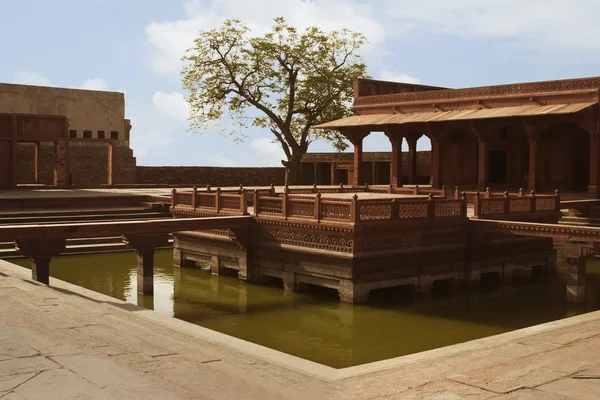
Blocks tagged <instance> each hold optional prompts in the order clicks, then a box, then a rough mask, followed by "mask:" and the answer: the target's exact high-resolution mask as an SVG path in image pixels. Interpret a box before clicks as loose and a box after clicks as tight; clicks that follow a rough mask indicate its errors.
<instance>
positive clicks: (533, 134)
mask: <svg viewBox="0 0 600 400" xmlns="http://www.w3.org/2000/svg"><path fill="white" fill-rule="evenodd" d="M520 126H521V129H523V132H525V134H526V135H527V137H528V138H529V139H530V140H535V139H537V138H538V137H540V135H541V134H542V133H543V132H544V131H545V130H546V129H548V128H549V127H550V124H549V123H548V122H542V121H539V120H529V119H523V120H522V121H521V124H520Z"/></svg>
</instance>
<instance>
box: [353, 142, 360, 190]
mask: <svg viewBox="0 0 600 400" xmlns="http://www.w3.org/2000/svg"><path fill="white" fill-rule="evenodd" d="M362 140H363V138H362V137H361V138H360V139H356V140H355V141H354V142H353V144H354V175H352V184H353V185H354V186H358V185H360V182H361V179H362V176H361V173H360V170H361V168H360V166H361V164H362Z"/></svg>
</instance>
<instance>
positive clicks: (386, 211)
mask: <svg viewBox="0 0 600 400" xmlns="http://www.w3.org/2000/svg"><path fill="white" fill-rule="evenodd" d="M386 219H388V220H389V219H392V205H391V204H390V203H387V204H360V207H359V220H361V221H374V220H386Z"/></svg>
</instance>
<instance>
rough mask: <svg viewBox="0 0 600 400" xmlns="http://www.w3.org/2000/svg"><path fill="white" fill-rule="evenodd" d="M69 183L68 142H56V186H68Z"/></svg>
mask: <svg viewBox="0 0 600 400" xmlns="http://www.w3.org/2000/svg"><path fill="white" fill-rule="evenodd" d="M68 183H69V166H68V155H67V142H64V141H61V142H54V184H55V185H56V186H66V185H67V184H68Z"/></svg>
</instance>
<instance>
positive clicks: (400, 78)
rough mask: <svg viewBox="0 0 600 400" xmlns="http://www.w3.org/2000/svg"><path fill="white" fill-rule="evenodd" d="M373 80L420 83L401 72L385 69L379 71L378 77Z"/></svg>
mask: <svg viewBox="0 0 600 400" xmlns="http://www.w3.org/2000/svg"><path fill="white" fill-rule="evenodd" d="M375 79H380V80H382V81H390V82H404V83H421V81H420V80H418V79H417V78H415V77H412V76H410V75H407V74H404V73H402V72H397V71H396V70H390V69H387V68H384V69H383V70H381V72H380V74H379V76H378V77H375Z"/></svg>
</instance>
